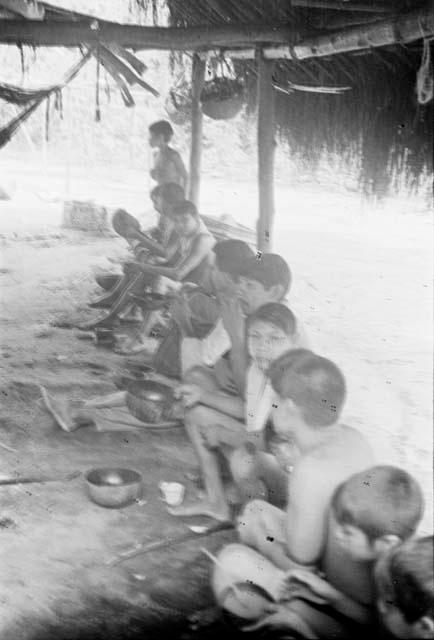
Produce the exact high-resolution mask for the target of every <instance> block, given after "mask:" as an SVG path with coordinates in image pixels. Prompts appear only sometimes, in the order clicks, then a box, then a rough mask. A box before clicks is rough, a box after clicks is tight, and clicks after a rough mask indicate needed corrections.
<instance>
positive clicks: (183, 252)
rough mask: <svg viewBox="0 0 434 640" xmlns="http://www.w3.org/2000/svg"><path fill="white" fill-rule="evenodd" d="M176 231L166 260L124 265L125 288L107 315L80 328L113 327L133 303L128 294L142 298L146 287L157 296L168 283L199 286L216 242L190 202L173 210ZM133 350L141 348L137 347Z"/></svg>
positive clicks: (180, 203) (178, 205)
mask: <svg viewBox="0 0 434 640" xmlns="http://www.w3.org/2000/svg"><path fill="white" fill-rule="evenodd" d="M170 215H171V217H172V218H173V221H174V225H175V229H176V232H177V236H176V240H174V242H173V243H172V244H171V245H170V246H168V247H167V250H166V257H165V260H164V261H163V262H159V263H152V264H151V263H150V262H146V263H140V262H131V263H128V262H127V263H125V268H124V269H125V272H126V275H127V276H128V277H127V278H126V285H125V286H124V287H123V288H122V291H121V293H120V295H119V296H118V297H117V299H116V300H115V302H114V303H113V304H112V306H111V308H110V311H109V313H108V314H106V315H105V316H103V317H102V318H98V319H97V320H96V321H92V322H90V323H87V324H86V325H82V328H86V329H93V328H96V327H101V326H104V327H108V326H111V327H113V325H114V324H115V322H116V321H117V317H118V315H119V313H121V312H122V311H124V310H125V309H126V308H127V307H128V306H129V304H130V303H131V301H132V298H131V294H133V295H136V296H141V295H143V293H144V290H145V287H146V286H151V285H152V286H153V289H154V290H156V287H157V291H158V292H159V293H165V289H166V290H167V288H168V287H170V283H171V282H172V283H175V282H180V281H186V282H193V283H198V282H200V280H201V276H202V274H203V272H204V271H205V269H206V265H207V263H208V261H209V260H212V248H213V246H214V245H215V239H214V237H213V236H212V234H211V232H210V231H209V230H208V229H207V227H206V226H205V224H204V223H203V221H202V220H201V218H200V216H199V213H198V211H197V209H196V207H195V205H194V204H193V203H192V202H189V201H188V200H183V201H182V202H178V203H177V204H175V205H174V206H173V207H172V210H171V213H170ZM136 348H140V345H138V346H137V347H136Z"/></svg>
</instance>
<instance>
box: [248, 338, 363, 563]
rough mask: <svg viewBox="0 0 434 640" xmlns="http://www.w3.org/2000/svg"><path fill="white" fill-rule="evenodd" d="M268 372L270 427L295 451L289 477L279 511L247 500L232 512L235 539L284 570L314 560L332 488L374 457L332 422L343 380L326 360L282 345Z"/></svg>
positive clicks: (352, 433)
mask: <svg viewBox="0 0 434 640" xmlns="http://www.w3.org/2000/svg"><path fill="white" fill-rule="evenodd" d="M270 378H271V383H272V385H273V388H274V390H275V391H276V393H277V394H278V397H279V402H278V405H277V406H276V407H275V408H274V411H273V423H274V429H275V431H276V433H277V434H278V435H279V436H280V438H281V439H284V438H288V440H289V439H291V440H292V441H293V442H294V444H295V445H296V446H297V448H298V450H299V451H300V454H301V455H300V457H299V458H298V459H297V460H296V462H295V463H294V468H293V471H292V474H291V476H290V479H289V487H288V504H287V509H286V512H285V511H282V510H279V509H277V508H276V507H273V506H272V505H270V504H267V503H265V502H262V501H259V500H255V501H253V502H250V503H249V504H248V505H247V506H246V508H245V510H244V512H243V514H242V515H241V516H240V520H239V526H238V531H239V534H240V538H241V541H242V542H244V543H245V544H248V545H250V546H252V547H254V548H256V549H257V550H258V551H260V552H261V553H263V554H264V555H265V556H267V557H268V558H269V559H270V560H271V561H272V562H273V563H274V564H275V565H277V566H278V567H280V568H281V569H285V570H288V569H291V568H293V567H294V566H295V565H303V566H306V565H315V563H316V562H317V561H318V560H319V559H320V557H321V553H322V550H323V547H324V542H325V537H326V529H327V513H328V508H329V505H330V501H331V498H332V495H333V492H334V491H335V489H336V487H337V486H338V485H340V484H341V482H343V481H344V480H346V478H348V477H350V476H351V475H353V474H354V473H357V472H359V471H361V470H363V469H366V468H368V467H370V466H372V465H373V463H374V456H373V452H372V450H371V447H370V445H369V444H368V442H367V441H366V440H365V438H364V437H363V436H362V434H361V433H359V432H358V431H356V430H355V429H352V428H350V427H347V426H345V425H342V424H340V423H339V422H338V421H339V416H340V413H341V411H342V408H343V405H344V402H345V396H346V385H345V379H344V376H343V374H342V373H341V371H340V370H339V369H338V367H337V366H336V365H335V364H334V363H333V362H331V361H330V360H327V359H326V358H322V357H320V356H317V355H316V354H314V353H312V352H311V351H307V350H304V349H300V350H294V351H290V352H288V353H286V354H284V355H283V356H281V357H280V358H279V359H278V360H276V361H275V362H274V363H273V364H272V366H271V369H270ZM271 538H272V539H273V544H270V539H271Z"/></svg>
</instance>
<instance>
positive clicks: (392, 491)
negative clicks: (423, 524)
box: [331, 465, 424, 541]
mask: <svg viewBox="0 0 434 640" xmlns="http://www.w3.org/2000/svg"><path fill="white" fill-rule="evenodd" d="M331 506H332V510H333V514H334V516H335V518H336V520H337V522H339V523H340V524H350V525H353V526H354V527H357V528H358V529H360V530H361V531H363V532H364V533H365V534H366V535H367V536H368V538H369V539H370V540H371V541H374V540H376V539H377V538H381V537H382V536H385V535H396V536H398V537H399V538H401V539H402V540H405V539H406V538H408V537H409V536H411V535H412V534H413V533H414V531H415V529H416V527H417V525H418V524H419V522H420V519H421V518H422V515H423V510H424V501H423V496H422V491H421V488H420V486H419V483H418V482H417V481H416V480H415V479H414V478H413V477H412V476H411V475H410V474H409V473H407V471H404V470H403V469H399V468H398V467H392V466H390V465H382V466H376V467H372V468H371V469H367V470H366V471H362V472H361V473H356V474H355V475H354V476H351V478H349V479H348V480H347V481H346V482H344V483H343V484H341V485H340V486H339V487H338V488H337V489H336V491H335V493H334V495H333V499H332V503H331Z"/></svg>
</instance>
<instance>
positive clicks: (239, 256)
mask: <svg viewBox="0 0 434 640" xmlns="http://www.w3.org/2000/svg"><path fill="white" fill-rule="evenodd" d="M213 251H214V253H215V256H216V264H217V267H218V268H219V269H220V271H223V272H224V273H227V274H229V275H230V276H231V277H232V278H233V279H238V278H239V276H240V274H241V273H242V271H243V268H244V263H245V262H246V261H247V260H248V259H249V258H253V257H254V255H255V254H254V253H253V251H252V249H251V248H250V247H249V245H248V244H247V243H246V242H243V241H242V240H220V242H217V244H216V245H215V246H214V248H213Z"/></svg>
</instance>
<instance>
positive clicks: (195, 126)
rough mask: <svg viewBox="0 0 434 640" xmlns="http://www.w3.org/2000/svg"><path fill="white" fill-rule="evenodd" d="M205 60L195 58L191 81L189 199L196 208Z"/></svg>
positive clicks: (200, 154) (200, 152)
mask: <svg viewBox="0 0 434 640" xmlns="http://www.w3.org/2000/svg"><path fill="white" fill-rule="evenodd" d="M205 67H206V62H205V60H201V59H200V58H199V56H198V55H197V54H195V55H194V56H193V69H192V79H191V95H192V101H191V146H190V172H189V186H188V198H189V200H191V201H192V202H194V204H195V205H196V206H199V193H200V165H201V157H202V120H203V115H202V107H201V105H200V92H201V91H202V86H203V82H204V79H205Z"/></svg>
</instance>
